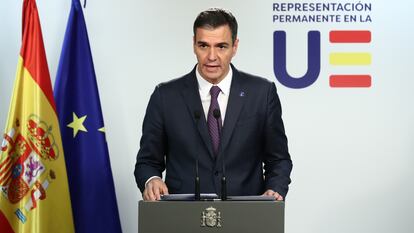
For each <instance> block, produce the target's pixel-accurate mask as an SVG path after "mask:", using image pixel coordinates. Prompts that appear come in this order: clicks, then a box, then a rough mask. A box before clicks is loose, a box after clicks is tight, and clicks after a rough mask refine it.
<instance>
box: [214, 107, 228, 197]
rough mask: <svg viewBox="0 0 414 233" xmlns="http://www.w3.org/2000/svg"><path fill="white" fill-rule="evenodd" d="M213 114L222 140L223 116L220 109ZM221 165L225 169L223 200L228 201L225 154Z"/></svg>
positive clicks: (222, 181) (222, 187)
mask: <svg viewBox="0 0 414 233" xmlns="http://www.w3.org/2000/svg"><path fill="white" fill-rule="evenodd" d="M213 116H214V118H216V121H217V126H218V133H219V136H220V140H221V128H222V124H221V120H220V117H221V113H220V109H214V110H213ZM221 167H222V170H223V176H222V177H221V200H222V201H226V200H227V187H226V186H227V184H226V169H225V164H224V156H223V158H222V159H221Z"/></svg>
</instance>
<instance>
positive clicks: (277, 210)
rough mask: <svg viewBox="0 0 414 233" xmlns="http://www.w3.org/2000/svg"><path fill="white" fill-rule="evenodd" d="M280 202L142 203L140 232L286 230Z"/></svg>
mask: <svg viewBox="0 0 414 233" xmlns="http://www.w3.org/2000/svg"><path fill="white" fill-rule="evenodd" d="M284 209H285V203H284V202H278V201H224V202H222V201H159V202H147V201H140V202H139V213H138V232H139V233H198V232H200V233H204V232H206V233H207V232H208V233H214V232H220V233H233V232H234V233H283V232H284V212H285V211H284Z"/></svg>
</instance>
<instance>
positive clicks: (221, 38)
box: [195, 25, 231, 43]
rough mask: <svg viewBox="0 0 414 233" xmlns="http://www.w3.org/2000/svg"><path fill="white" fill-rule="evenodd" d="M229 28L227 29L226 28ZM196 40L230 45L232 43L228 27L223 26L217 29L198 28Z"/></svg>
mask: <svg viewBox="0 0 414 233" xmlns="http://www.w3.org/2000/svg"><path fill="white" fill-rule="evenodd" d="M226 27H227V28H226ZM195 40H196V41H197V42H198V41H204V42H208V41H210V42H215V43H221V42H224V43H229V41H231V31H230V28H229V27H228V25H223V26H220V27H216V28H212V27H210V28H197V30H196V34H195Z"/></svg>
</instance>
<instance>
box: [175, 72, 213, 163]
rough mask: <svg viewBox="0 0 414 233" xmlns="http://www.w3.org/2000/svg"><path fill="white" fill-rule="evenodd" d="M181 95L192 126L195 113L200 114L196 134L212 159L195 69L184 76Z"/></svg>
mask: <svg viewBox="0 0 414 233" xmlns="http://www.w3.org/2000/svg"><path fill="white" fill-rule="evenodd" d="M181 93H182V95H183V99H184V102H185V103H186V105H187V108H188V111H189V112H190V114H191V116H192V119H193V123H194V125H196V124H197V122H196V119H195V117H194V114H195V112H199V113H200V114H201V117H200V119H199V120H198V125H196V127H197V129H198V132H199V133H200V136H201V138H202V139H203V141H204V144H205V146H206V147H207V150H208V152H209V154H210V156H211V158H214V154H213V146H212V144H211V139H210V135H209V133H208V128H207V123H206V117H205V116H204V111H203V106H202V104H201V99H200V92H199V91H198V83H197V78H196V75H195V68H194V69H193V71H192V72H191V73H190V74H188V75H187V76H186V80H185V82H184V88H183V89H182V91H181Z"/></svg>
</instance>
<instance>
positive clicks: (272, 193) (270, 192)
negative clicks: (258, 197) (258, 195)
mask: <svg viewBox="0 0 414 233" xmlns="http://www.w3.org/2000/svg"><path fill="white" fill-rule="evenodd" d="M263 196H270V197H274V198H275V200H276V201H283V197H282V195H280V194H279V193H278V192H275V191H273V190H271V189H268V190H267V191H266V192H265V193H263Z"/></svg>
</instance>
